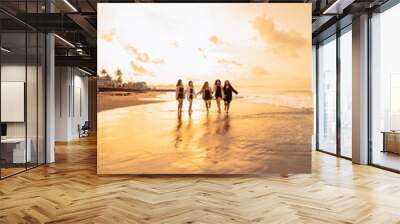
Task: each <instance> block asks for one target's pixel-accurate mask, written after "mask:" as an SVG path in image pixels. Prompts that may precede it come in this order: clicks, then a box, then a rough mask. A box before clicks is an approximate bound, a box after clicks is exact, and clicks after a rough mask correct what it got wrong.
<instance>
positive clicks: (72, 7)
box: [64, 0, 78, 12]
mask: <svg viewBox="0 0 400 224" xmlns="http://www.w3.org/2000/svg"><path fill="white" fill-rule="evenodd" d="M64 2H65V4H67V5H68V6H69V7H70V8H71V9H72V10H73V11H74V12H78V10H77V9H76V8H75V6H73V5H72V4H71V3H70V2H69V1H68V0H64Z"/></svg>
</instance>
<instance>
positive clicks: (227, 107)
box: [226, 103, 231, 113]
mask: <svg viewBox="0 0 400 224" xmlns="http://www.w3.org/2000/svg"><path fill="white" fill-rule="evenodd" d="M230 105H231V104H230V103H227V104H226V112H227V113H228V112H229V107H230Z"/></svg>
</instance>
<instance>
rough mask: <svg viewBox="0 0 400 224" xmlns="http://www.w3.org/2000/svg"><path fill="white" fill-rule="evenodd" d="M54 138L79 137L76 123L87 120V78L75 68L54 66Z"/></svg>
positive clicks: (57, 139)
mask: <svg viewBox="0 0 400 224" xmlns="http://www.w3.org/2000/svg"><path fill="white" fill-rule="evenodd" d="M55 86H56V88H55V89H56V91H55V129H56V131H55V140H56V141H70V140H74V139H77V138H79V132H78V125H81V126H82V125H83V124H84V123H85V121H87V120H88V78H87V77H86V76H84V74H83V73H82V72H80V71H79V70H78V69H76V68H72V67H56V83H55Z"/></svg>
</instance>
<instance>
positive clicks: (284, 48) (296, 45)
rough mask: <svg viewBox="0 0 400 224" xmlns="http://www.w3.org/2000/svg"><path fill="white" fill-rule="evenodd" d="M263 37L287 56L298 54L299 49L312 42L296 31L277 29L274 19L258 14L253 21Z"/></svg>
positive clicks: (274, 49) (270, 45) (277, 51)
mask: <svg viewBox="0 0 400 224" xmlns="http://www.w3.org/2000/svg"><path fill="white" fill-rule="evenodd" d="M253 25H254V28H255V29H256V30H257V32H258V34H259V35H260V37H261V39H262V40H263V41H264V42H266V43H267V44H268V46H269V47H271V48H272V50H273V51H274V52H276V53H282V54H284V55H285V56H298V55H299V51H300V50H302V49H303V48H304V47H307V46H308V45H309V44H310V43H309V41H308V40H307V39H305V38H303V37H301V35H300V34H299V33H298V32H296V31H293V30H291V31H280V30H278V29H276V27H275V24H274V21H273V20H272V19H271V18H268V17H266V16H258V17H256V18H255V20H254V21H253Z"/></svg>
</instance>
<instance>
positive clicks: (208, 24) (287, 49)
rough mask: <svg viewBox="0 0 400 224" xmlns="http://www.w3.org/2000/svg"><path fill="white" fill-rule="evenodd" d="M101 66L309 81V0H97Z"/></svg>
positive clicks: (153, 76)
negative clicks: (272, 0) (168, 0)
mask: <svg viewBox="0 0 400 224" xmlns="http://www.w3.org/2000/svg"><path fill="white" fill-rule="evenodd" d="M98 37H99V38H98V71H101V70H102V69H106V70H107V72H108V73H109V74H110V75H111V76H113V75H114V74H115V71H116V70H117V69H121V70H122V73H123V79H124V80H126V81H146V82H147V83H148V84H149V85H170V84H175V83H176V81H177V79H183V80H184V82H185V83H186V82H187V81H188V80H193V81H194V82H195V83H196V84H200V83H202V82H204V81H210V82H213V81H214V80H215V79H217V78H218V79H221V80H225V79H229V80H231V82H233V83H235V85H236V86H259V87H265V88H269V89H298V90H310V89H311V4H264V3H263V4H254V3H253V4H244V3H243V4H215V3H213V4H204V3H203V4H156V3H143V4H121V3H114V4H112V3H105V4H98Z"/></svg>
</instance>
